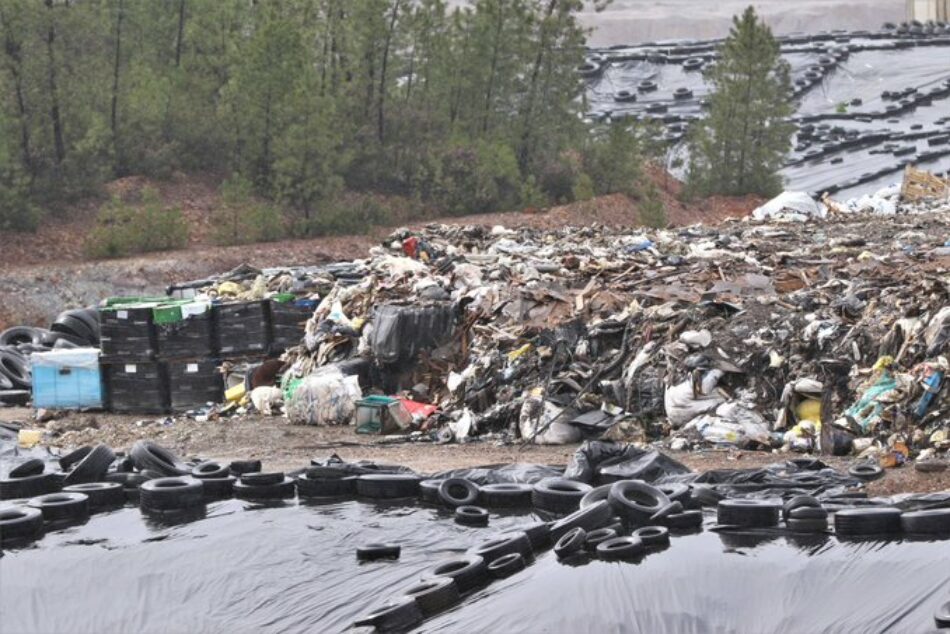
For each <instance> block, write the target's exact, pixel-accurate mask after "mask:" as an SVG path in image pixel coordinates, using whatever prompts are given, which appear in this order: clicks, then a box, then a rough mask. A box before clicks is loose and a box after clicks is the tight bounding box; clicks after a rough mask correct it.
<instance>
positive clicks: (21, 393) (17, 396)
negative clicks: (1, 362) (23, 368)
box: [0, 375, 33, 405]
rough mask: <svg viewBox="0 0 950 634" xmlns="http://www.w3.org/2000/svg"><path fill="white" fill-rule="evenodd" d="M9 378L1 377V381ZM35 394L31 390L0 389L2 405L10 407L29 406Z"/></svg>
mask: <svg viewBox="0 0 950 634" xmlns="http://www.w3.org/2000/svg"><path fill="white" fill-rule="evenodd" d="M6 378H7V377H5V376H2V375H0V381H2V380H4V379H6ZM31 398H33V394H32V392H31V391H30V390H2V389H0V403H7V404H8V405H27V404H28V403H29V402H30V399H31Z"/></svg>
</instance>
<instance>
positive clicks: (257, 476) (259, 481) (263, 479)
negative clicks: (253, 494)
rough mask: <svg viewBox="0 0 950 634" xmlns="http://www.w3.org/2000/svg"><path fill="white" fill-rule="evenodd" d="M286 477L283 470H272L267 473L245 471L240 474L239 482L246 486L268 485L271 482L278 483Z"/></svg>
mask: <svg viewBox="0 0 950 634" xmlns="http://www.w3.org/2000/svg"><path fill="white" fill-rule="evenodd" d="M285 479H286V477H285V476H284V474H283V472H281V471H273V472H269V473H245V474H244V475H242V476H241V484H246V485H248V486H258V487H260V486H269V485H271V484H280V483H281V482H283V481H284V480H285Z"/></svg>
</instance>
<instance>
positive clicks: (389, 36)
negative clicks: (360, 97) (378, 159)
mask: <svg viewBox="0 0 950 634" xmlns="http://www.w3.org/2000/svg"><path fill="white" fill-rule="evenodd" d="M399 2H400V0H395V1H394V2H393V11H392V15H391V16H390V18H389V30H388V31H386V44H385V45H384V46H383V61H382V64H381V67H380V69H379V100H378V102H377V106H376V130H377V134H378V136H379V143H380V144H382V143H383V141H384V140H385V136H386V112H385V111H386V67H387V65H388V64H389V49H390V47H391V46H392V43H393V32H394V31H395V30H396V19H397V17H398V16H399Z"/></svg>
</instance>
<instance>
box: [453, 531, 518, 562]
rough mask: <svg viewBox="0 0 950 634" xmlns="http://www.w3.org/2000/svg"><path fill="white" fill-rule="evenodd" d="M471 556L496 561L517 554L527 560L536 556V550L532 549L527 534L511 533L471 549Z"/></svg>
mask: <svg viewBox="0 0 950 634" xmlns="http://www.w3.org/2000/svg"><path fill="white" fill-rule="evenodd" d="M468 552H469V554H471V555H477V556H479V557H481V558H482V559H484V560H485V561H495V560H496V559H498V558H499V557H504V556H505V555H510V554H511V553H517V554H519V555H521V556H522V557H524V558H525V559H530V558H531V557H533V556H534V549H533V548H532V547H531V540H530V539H528V535H527V534H526V533H523V532H520V533H511V534H508V535H502V536H501V537H499V538H497V539H493V540H491V541H487V542H485V543H483V544H480V545H478V546H474V547H472V548H470V549H469V551H468Z"/></svg>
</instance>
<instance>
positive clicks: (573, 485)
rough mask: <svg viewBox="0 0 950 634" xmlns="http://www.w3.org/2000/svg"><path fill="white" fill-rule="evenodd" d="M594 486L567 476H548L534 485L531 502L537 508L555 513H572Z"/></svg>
mask: <svg viewBox="0 0 950 634" xmlns="http://www.w3.org/2000/svg"><path fill="white" fill-rule="evenodd" d="M592 488H593V487H591V486H590V485H589V484H584V483H582V482H575V481H574V480H567V479H565V478H547V479H544V480H541V481H540V482H538V483H537V484H535V485H534V490H533V491H532V492H531V502H532V504H534V506H535V508H539V509H543V510H545V511H554V512H555V513H571V512H573V511H576V510H577V507H578V506H580V503H581V498H582V497H584V495H585V494H586V493H587V492H588V491H590V490H591V489H592Z"/></svg>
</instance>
